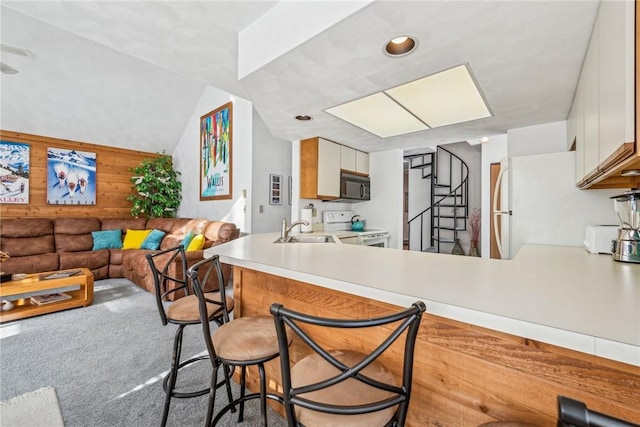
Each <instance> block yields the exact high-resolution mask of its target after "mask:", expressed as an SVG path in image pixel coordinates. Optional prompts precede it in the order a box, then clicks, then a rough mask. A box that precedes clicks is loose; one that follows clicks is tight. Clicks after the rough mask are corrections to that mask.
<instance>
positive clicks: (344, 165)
mask: <svg viewBox="0 0 640 427" xmlns="http://www.w3.org/2000/svg"><path fill="white" fill-rule="evenodd" d="M340 168H341V169H344V170H346V171H350V172H355V171H356V150H354V149H353V148H351V147H347V146H345V145H341V146H340Z"/></svg>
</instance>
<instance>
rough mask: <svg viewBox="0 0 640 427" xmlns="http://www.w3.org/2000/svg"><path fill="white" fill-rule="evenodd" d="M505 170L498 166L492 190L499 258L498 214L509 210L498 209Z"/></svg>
mask: <svg viewBox="0 0 640 427" xmlns="http://www.w3.org/2000/svg"><path fill="white" fill-rule="evenodd" d="M506 171H507V168H506V167H502V168H500V173H498V178H497V179H496V182H497V185H496V188H495V189H494V192H493V232H494V233H495V238H496V245H497V246H498V253H499V254H500V258H504V254H503V252H502V250H503V249H502V239H501V236H500V233H499V232H498V217H499V216H500V215H504V214H509V211H508V210H507V211H504V210H502V209H501V210H498V195H499V194H500V193H501V191H502V176H503V175H504V173H505V172H506ZM501 207H502V206H501Z"/></svg>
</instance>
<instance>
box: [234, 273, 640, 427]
mask: <svg viewBox="0 0 640 427" xmlns="http://www.w3.org/2000/svg"><path fill="white" fill-rule="evenodd" d="M233 281H234V285H233V286H234V297H235V301H236V303H235V304H236V306H235V310H234V315H235V316H237V317H241V316H255V315H269V306H270V304H271V303H272V302H278V303H281V304H284V306H285V307H288V308H291V309H294V310H300V311H304V312H307V313H310V314H315V315H319V316H333V317H337V318H363V317H369V316H379V315H384V314H388V313H391V312H393V311H396V310H398V308H399V307H398V306H395V305H392V304H388V303H385V302H381V301H376V300H373V299H370V298H366V297H363V296H358V295H353V294H350V293H345V292H341V291H338V290H335V289H329V288H326V287H322V286H318V285H313V284H309V283H304V282H300V281H296V280H293V279H289V278H285V277H280V276H276V275H272V274H268V273H264V272H259V271H255V270H252V269H248V268H245V267H238V266H236V267H234V276H233ZM428 310H429V304H428V303H427V313H425V315H424V316H423V318H422V323H421V326H420V331H419V333H418V339H417V342H416V352H415V363H414V368H415V370H414V375H413V389H412V397H411V405H410V409H409V415H408V418H407V425H409V426H416V427H417V426H427V425H434V426H465V427H466V426H475V425H479V424H482V423H485V422H490V421H497V420H504V421H507V420H510V421H521V422H526V423H531V424H534V425H538V426H553V425H555V423H556V417H557V407H556V396H557V395H559V394H562V395H566V396H570V397H572V398H574V399H578V400H582V401H584V402H585V403H587V406H588V407H589V408H592V409H594V410H596V411H599V412H604V413H609V414H612V415H614V416H617V417H620V418H624V419H627V420H630V421H633V422H635V423H640V407H639V406H638V402H640V368H639V367H637V366H633V365H629V364H626V363H621V362H617V361H613V360H609V359H605V358H601V357H597V356H594V355H590V354H585V353H582V352H578V351H574V350H569V349H566V348H562V347H558V346H554V345H551V344H546V343H543V342H539V341H535V340H532V339H527V338H523V337H519V336H515V335H511V334H507V333H503V332H498V331H495V330H491V329H487V328H482V327H479V326H475V325H471V324H468V323H464V322H459V321H455V320H451V319H446V318H444V317H440V316H436V315H432V314H429V313H428ZM315 338H316V339H318V341H319V342H321V343H322V344H334V345H335V346H339V347H344V346H345V345H347V346H349V347H351V348H353V349H356V350H357V349H358V348H359V346H360V345H362V343H363V342H365V341H370V342H372V341H375V339H376V337H375V336H358V337H354V336H351V335H349V332H348V331H332V333H331V334H326V333H324V334H322V335H316V336H315ZM292 350H293V351H292V360H293V361H297V360H299V359H300V358H302V357H303V356H304V355H305V350H304V348H303V347H302V346H301V344H300V343H299V342H296V341H294V343H293V344H292ZM384 358H385V360H384V362H385V364H386V365H387V366H388V367H389V368H390V369H392V370H394V369H395V371H396V372H395V373H396V374H397V375H399V374H400V373H399V372H397V370H398V368H399V367H401V366H402V363H401V361H400V359H399V358H400V352H395V353H394V354H390V355H385V357H384ZM279 363H280V362H279V360H275V361H271V362H269V363H267V365H266V369H267V376H268V380H267V384H269V388H270V390H269V391H270V392H277V391H278V389H279V388H281V380H280V367H279ZM250 374H251V375H250V376H249V378H250V380H249V382H248V385H249V387H250V388H251V389H252V390H254V391H255V390H258V375H257V372H250ZM274 409H276V410H281V407H280V405H275V406H274Z"/></svg>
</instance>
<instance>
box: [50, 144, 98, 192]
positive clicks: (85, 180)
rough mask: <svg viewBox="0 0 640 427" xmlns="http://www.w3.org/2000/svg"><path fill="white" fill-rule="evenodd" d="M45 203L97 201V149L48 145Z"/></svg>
mask: <svg viewBox="0 0 640 427" xmlns="http://www.w3.org/2000/svg"><path fill="white" fill-rule="evenodd" d="M47 204H49V205H95V204H96V153H89V152H86V151H78V150H64V149H61V148H51V147H49V148H47Z"/></svg>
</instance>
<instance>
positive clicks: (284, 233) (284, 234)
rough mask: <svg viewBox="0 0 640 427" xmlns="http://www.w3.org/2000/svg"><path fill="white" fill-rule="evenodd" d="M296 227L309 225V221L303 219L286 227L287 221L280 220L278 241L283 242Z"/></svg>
mask: <svg viewBox="0 0 640 427" xmlns="http://www.w3.org/2000/svg"><path fill="white" fill-rule="evenodd" d="M296 225H309V221H305V220H303V219H301V220H298V221H295V222H293V223H292V224H291V225H290V226H288V227H287V219H286V218H285V219H283V220H282V228H281V229H280V240H282V241H284V240H287V239H288V238H289V232H290V231H291V229H292V228H293V227H295V226H296Z"/></svg>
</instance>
